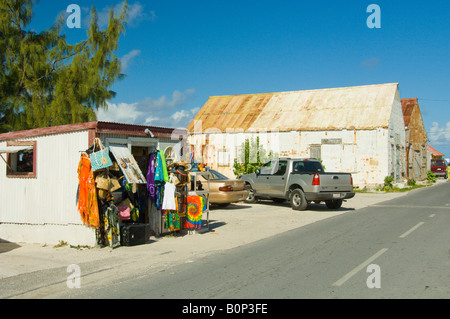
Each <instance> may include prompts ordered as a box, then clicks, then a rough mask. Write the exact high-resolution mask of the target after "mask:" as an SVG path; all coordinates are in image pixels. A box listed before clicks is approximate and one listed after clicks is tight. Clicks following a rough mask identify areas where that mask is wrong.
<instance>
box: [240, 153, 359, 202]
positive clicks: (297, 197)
mask: <svg viewBox="0 0 450 319" xmlns="http://www.w3.org/2000/svg"><path fill="white" fill-rule="evenodd" d="M241 179H242V180H243V181H245V183H246V185H247V189H248V191H249V195H248V198H247V200H246V201H247V202H249V203H253V202H256V201H257V200H258V198H269V199H273V200H274V201H276V202H283V201H285V200H289V201H290V202H291V206H292V208H293V209H295V210H304V209H305V208H306V207H307V205H308V203H310V202H315V203H320V202H322V201H324V202H325V204H326V205H327V207H328V208H330V209H338V208H340V207H341V205H342V201H343V200H344V199H349V198H352V197H354V196H355V193H354V192H353V179H352V175H351V174H350V173H328V172H327V173H325V172H324V169H323V166H322V164H321V163H320V161H318V160H317V159H312V158H308V159H301V158H278V159H273V160H271V161H269V162H267V163H266V164H264V165H263V166H261V168H260V169H259V170H257V171H256V172H255V173H252V174H247V175H243V176H241Z"/></svg>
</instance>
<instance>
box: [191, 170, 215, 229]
mask: <svg viewBox="0 0 450 319" xmlns="http://www.w3.org/2000/svg"><path fill="white" fill-rule="evenodd" d="M189 175H190V177H191V190H190V191H189V192H188V196H195V195H198V196H203V197H204V199H205V206H204V209H203V213H206V216H207V217H206V224H207V226H208V231H209V189H210V176H211V174H210V173H209V172H208V171H204V172H189ZM200 176H202V177H204V179H205V180H206V181H207V185H208V188H207V189H199V184H198V183H197V181H199V177H200ZM200 185H204V184H203V183H202V184H200Z"/></svg>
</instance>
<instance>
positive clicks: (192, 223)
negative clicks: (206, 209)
mask: <svg viewBox="0 0 450 319" xmlns="http://www.w3.org/2000/svg"><path fill="white" fill-rule="evenodd" d="M203 206H204V199H203V197H202V196H198V195H194V196H188V197H187V198H186V220H185V223H184V228H185V229H200V228H201V227H202V215H203Z"/></svg>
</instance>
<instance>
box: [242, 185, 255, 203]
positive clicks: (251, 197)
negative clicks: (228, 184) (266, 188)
mask: <svg viewBox="0 0 450 319" xmlns="http://www.w3.org/2000/svg"><path fill="white" fill-rule="evenodd" d="M246 187H247V190H248V196H247V199H246V200H245V202H246V203H250V204H252V203H256V201H257V199H256V196H255V191H254V190H253V188H252V187H251V186H250V185H249V184H247V185H246Z"/></svg>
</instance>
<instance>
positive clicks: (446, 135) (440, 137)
mask: <svg viewBox="0 0 450 319" xmlns="http://www.w3.org/2000/svg"><path fill="white" fill-rule="evenodd" d="M428 139H429V140H430V144H431V145H443V144H445V145H449V144H450V122H447V124H446V125H445V126H444V127H440V126H439V123H438V122H433V123H432V126H431V128H430V132H429V133H428Z"/></svg>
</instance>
